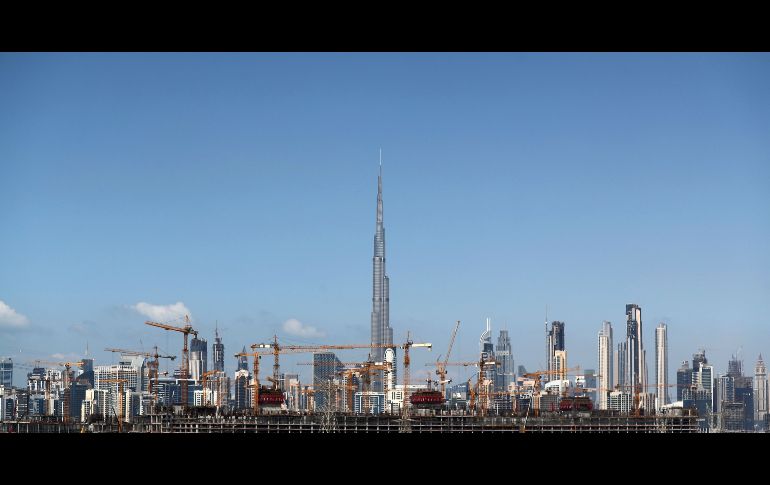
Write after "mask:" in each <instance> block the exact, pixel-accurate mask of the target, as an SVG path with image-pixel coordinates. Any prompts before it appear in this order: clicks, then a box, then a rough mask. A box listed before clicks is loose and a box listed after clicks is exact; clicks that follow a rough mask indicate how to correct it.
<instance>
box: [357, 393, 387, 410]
mask: <svg viewBox="0 0 770 485" xmlns="http://www.w3.org/2000/svg"><path fill="white" fill-rule="evenodd" d="M353 400H354V404H353V412H355V413H357V414H358V413H364V412H366V413H368V414H381V413H383V412H385V393H384V392H369V391H367V392H357V393H356V394H355V396H354V398H353Z"/></svg>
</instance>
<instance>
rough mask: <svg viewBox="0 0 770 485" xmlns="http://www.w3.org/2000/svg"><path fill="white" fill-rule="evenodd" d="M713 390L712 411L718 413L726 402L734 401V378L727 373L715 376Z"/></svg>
mask: <svg viewBox="0 0 770 485" xmlns="http://www.w3.org/2000/svg"><path fill="white" fill-rule="evenodd" d="M715 390H716V396H715V398H714V412H716V413H720V412H722V411H723V410H724V409H725V404H726V403H731V402H735V378H734V377H733V376H729V375H721V376H719V377H717V385H716V389H715Z"/></svg>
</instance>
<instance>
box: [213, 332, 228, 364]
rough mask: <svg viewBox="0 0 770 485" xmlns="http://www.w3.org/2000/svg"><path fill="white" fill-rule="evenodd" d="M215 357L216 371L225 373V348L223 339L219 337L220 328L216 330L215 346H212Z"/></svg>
mask: <svg viewBox="0 0 770 485" xmlns="http://www.w3.org/2000/svg"><path fill="white" fill-rule="evenodd" d="M211 350H212V352H213V354H214V355H213V357H214V370H216V371H219V372H223V371H224V370H225V346H224V344H223V343H222V337H220V336H219V328H215V329H214V345H212V346H211Z"/></svg>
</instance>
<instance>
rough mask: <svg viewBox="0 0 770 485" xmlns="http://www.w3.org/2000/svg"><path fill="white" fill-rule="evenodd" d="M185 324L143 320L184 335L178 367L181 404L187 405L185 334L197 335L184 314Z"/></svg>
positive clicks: (187, 358) (187, 370) (187, 361)
mask: <svg viewBox="0 0 770 485" xmlns="http://www.w3.org/2000/svg"><path fill="white" fill-rule="evenodd" d="M184 321H185V326H184V327H175V326H173V325H167V324H165V323H158V322H151V321H149V320H148V321H146V322H144V323H145V324H146V325H150V326H153V327H158V328H162V329H163V330H169V331H173V332H181V333H182V334H183V335H184V346H183V347H182V368H181V369H180V380H181V382H182V386H181V387H182V389H181V393H182V396H181V398H182V406H184V407H187V386H188V382H187V379H188V374H189V369H190V354H189V352H188V350H187V338H188V337H187V336H188V335H190V334H193V336H195V337H197V336H198V331H197V330H195V329H193V328H192V325H190V317H189V316H187V315H185V316H184Z"/></svg>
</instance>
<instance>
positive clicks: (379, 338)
mask: <svg viewBox="0 0 770 485" xmlns="http://www.w3.org/2000/svg"><path fill="white" fill-rule="evenodd" d="M372 266H373V268H372V279H373V284H372V322H371V334H372V344H375V345H388V344H392V343H393V329H392V328H390V278H389V277H388V276H387V274H386V272H385V226H384V225H383V221H382V152H380V173H379V175H378V176H377V224H376V228H375V233H374V256H373V257H372ZM373 352H374V355H373V356H372V357H373V358H374V360H375V362H382V361H383V358H384V356H385V348H374V349H373ZM382 381H383V373H382V371H378V372H376V373H375V375H374V379H373V382H372V390H373V391H375V392H382V390H383V382H382ZM317 405H318V401H316V406H317Z"/></svg>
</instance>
